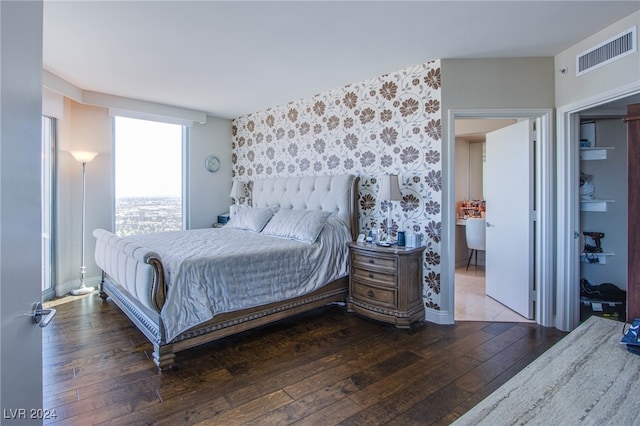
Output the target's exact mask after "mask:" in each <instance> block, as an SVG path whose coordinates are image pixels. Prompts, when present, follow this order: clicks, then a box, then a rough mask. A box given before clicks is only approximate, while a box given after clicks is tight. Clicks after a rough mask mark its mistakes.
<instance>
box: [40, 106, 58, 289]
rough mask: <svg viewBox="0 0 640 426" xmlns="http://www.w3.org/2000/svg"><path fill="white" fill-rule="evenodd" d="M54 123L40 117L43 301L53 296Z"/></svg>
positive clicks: (53, 120) (51, 119)
mask: <svg viewBox="0 0 640 426" xmlns="http://www.w3.org/2000/svg"><path fill="white" fill-rule="evenodd" d="M55 124H56V121H55V119H54V118H51V117H45V116H43V117H42V163H41V166H40V167H41V189H40V191H41V193H40V206H41V207H40V208H41V210H42V212H41V217H42V219H41V220H42V223H41V228H42V245H41V250H40V252H41V263H42V275H41V281H42V293H43V299H44V300H47V299H51V298H53V296H54V289H53V274H54V271H55V268H54V265H55V259H54V253H55V250H54V249H53V244H54V238H53V231H54V229H55V228H54V226H53V218H54V214H53V206H54V201H53V200H54V191H53V188H54V176H55V174H54V170H55V166H54V165H55V162H54V159H55V155H54V153H55V146H56V143H55V142H56V131H55Z"/></svg>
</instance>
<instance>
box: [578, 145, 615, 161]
mask: <svg viewBox="0 0 640 426" xmlns="http://www.w3.org/2000/svg"><path fill="white" fill-rule="evenodd" d="M610 149H614V148H613V147H612V146H599V147H590V148H580V159H581V160H606V159H607V151H609V150H610Z"/></svg>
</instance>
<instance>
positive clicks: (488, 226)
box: [487, 222, 495, 228]
mask: <svg viewBox="0 0 640 426" xmlns="http://www.w3.org/2000/svg"><path fill="white" fill-rule="evenodd" d="M492 226H493V227H495V225H492V224H490V223H489V222H487V228H491V227H492Z"/></svg>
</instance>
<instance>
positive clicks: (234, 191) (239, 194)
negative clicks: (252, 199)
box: [229, 180, 245, 200]
mask: <svg viewBox="0 0 640 426" xmlns="http://www.w3.org/2000/svg"><path fill="white" fill-rule="evenodd" d="M229 196H230V197H231V198H233V199H234V200H238V199H240V198H243V197H244V196H245V193H244V183H243V182H240V181H239V180H234V181H233V184H232V185H231V194H229Z"/></svg>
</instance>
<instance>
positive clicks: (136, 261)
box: [93, 229, 167, 313]
mask: <svg viewBox="0 0 640 426" xmlns="http://www.w3.org/2000/svg"><path fill="white" fill-rule="evenodd" d="M93 236H94V237H95V238H96V250H95V260H96V264H97V265H98V266H99V267H100V269H102V271H103V272H104V273H105V274H106V275H107V276H109V277H111V278H113V280H114V281H115V282H117V283H118V284H119V285H120V286H121V287H122V288H123V289H124V290H125V291H126V292H128V293H130V294H131V295H132V296H133V297H134V298H135V299H136V300H138V301H139V302H140V303H141V304H142V305H143V306H144V307H145V308H147V309H151V310H153V311H155V312H158V313H160V311H161V310H162V307H163V306H164V303H165V298H166V294H167V284H166V281H165V278H164V268H163V266H162V261H161V260H160V256H159V255H158V254H157V253H155V252H154V251H152V250H149V249H147V248H145V247H142V246H139V245H137V244H135V243H132V242H130V241H126V240H124V239H122V238H120V237H118V236H117V235H115V234H113V233H111V232H108V231H105V230H104V229H96V230H94V231H93Z"/></svg>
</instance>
